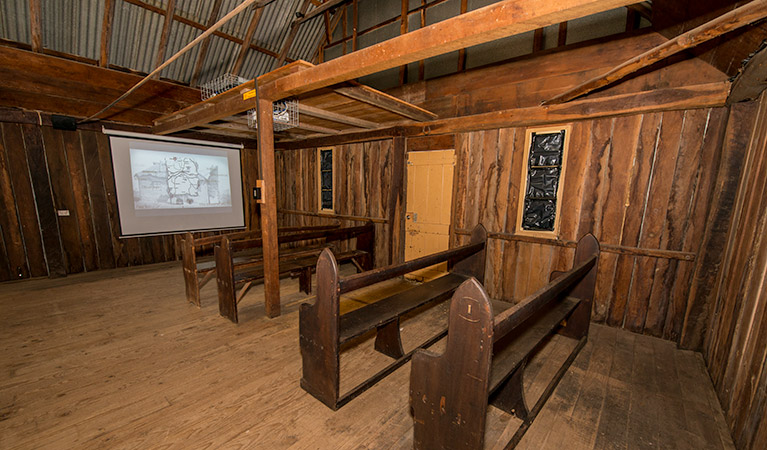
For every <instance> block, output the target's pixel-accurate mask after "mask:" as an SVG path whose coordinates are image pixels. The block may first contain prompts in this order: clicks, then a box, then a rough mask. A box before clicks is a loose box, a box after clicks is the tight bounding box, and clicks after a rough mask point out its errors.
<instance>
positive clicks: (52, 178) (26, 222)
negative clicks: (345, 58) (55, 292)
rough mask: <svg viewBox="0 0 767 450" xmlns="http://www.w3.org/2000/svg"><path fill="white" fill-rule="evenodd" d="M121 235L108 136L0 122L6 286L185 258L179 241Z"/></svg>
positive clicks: (0, 245)
mask: <svg viewBox="0 0 767 450" xmlns="http://www.w3.org/2000/svg"><path fill="white" fill-rule="evenodd" d="M242 155H243V160H242V166H243V173H244V182H243V185H244V192H245V194H246V195H245V202H246V222H247V223H248V224H256V227H257V223H258V218H257V216H256V208H251V205H250V203H251V202H250V201H249V200H248V199H249V198H250V195H249V193H250V191H251V186H254V185H255V174H256V173H257V171H256V168H257V158H256V157H255V156H256V153H255V152H254V151H249V150H244V151H243V152H242ZM57 210H68V211H69V216H58V215H57ZM119 233H120V228H119V219H118V212H117V204H116V201H115V187H114V177H113V175H112V159H111V156H110V150H109V139H108V138H107V136H106V135H104V134H102V133H100V132H96V131H86V130H79V131H61V130H54V129H53V128H51V127H47V126H38V125H33V124H18V123H2V124H0V281H7V280H14V279H23V278H29V277H40V276H64V275H66V274H71V273H78V272H85V271H92V270H98V269H112V268H115V267H125V266H132V265H140V264H151V263H157V262H164V261H173V260H176V259H178V258H179V252H180V246H178V245H177V240H178V238H179V236H174V235H164V236H152V237H138V238H129V239H120V237H119Z"/></svg>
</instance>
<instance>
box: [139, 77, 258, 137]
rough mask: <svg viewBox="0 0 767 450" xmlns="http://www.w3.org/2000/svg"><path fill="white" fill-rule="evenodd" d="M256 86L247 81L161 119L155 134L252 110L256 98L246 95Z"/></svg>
mask: <svg viewBox="0 0 767 450" xmlns="http://www.w3.org/2000/svg"><path fill="white" fill-rule="evenodd" d="M255 85H256V82H255V80H250V81H247V82H245V83H243V84H241V85H239V86H237V87H234V88H232V89H229V90H228V91H226V92H224V93H223V94H219V95H217V96H215V97H213V98H210V99H208V100H205V101H203V102H200V103H197V104H194V105H192V106H190V107H188V108H184V109H182V110H181V111H178V112H175V113H173V114H169V115H166V116H163V117H160V118H159V119H157V120H156V121H155V123H154V128H153V132H154V133H155V134H170V133H174V132H176V131H181V130H186V129H189V128H193V127H196V126H200V125H202V124H205V123H210V122H212V121H215V120H219V119H222V118H224V117H227V116H233V115H235V114H239V113H241V112H243V111H247V110H249V109H252V108H254V107H255V105H256V100H255V96H253V97H252V98H245V97H247V96H246V95H245V94H247V93H248V92H250V91H253V89H254V88H255Z"/></svg>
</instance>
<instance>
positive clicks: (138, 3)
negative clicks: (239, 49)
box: [122, 0, 290, 61]
mask: <svg viewBox="0 0 767 450" xmlns="http://www.w3.org/2000/svg"><path fill="white" fill-rule="evenodd" d="M122 1H124V2H126V3H130V4H131V5H136V6H138V7H141V8H144V9H146V10H149V11H152V12H154V13H157V14H164V13H165V10H163V9H162V8H158V7H156V6H154V5H150V4H149V3H146V2H143V1H141V0H122ZM173 20H175V21H176V22H179V23H183V24H184V25H188V26H190V27H192V28H197V29H198V30H202V31H206V30H207V29H208V28H207V27H205V25H203V24H201V23H199V22H195V21H194V20H190V19H187V18H186V17H184V16H180V15H178V14H176V15H174V16H173ZM213 35H214V36H218V37H220V38H222V39H226V40H228V41H232V42H234V43H236V44H242V42H243V41H242V39H240V38H238V37H236V36H232V35H231V34H228V33H224V32H223V31H214V32H213ZM250 48H252V49H253V50H255V51H257V52H261V53H263V54H265V55H269V56H271V57H273V58H277V57H278V56H279V55H278V54H277V53H275V52H273V51H271V50H269V49H266V48H263V47H260V46H258V45H254V44H250ZM288 61H290V59H288Z"/></svg>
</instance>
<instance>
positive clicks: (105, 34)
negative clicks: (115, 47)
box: [99, 0, 115, 67]
mask: <svg viewBox="0 0 767 450" xmlns="http://www.w3.org/2000/svg"><path fill="white" fill-rule="evenodd" d="M114 18H115V0H106V1H105V2H104V20H102V22H101V52H100V54H99V66H101V67H107V66H108V65H109V44H110V42H111V40H112V22H114Z"/></svg>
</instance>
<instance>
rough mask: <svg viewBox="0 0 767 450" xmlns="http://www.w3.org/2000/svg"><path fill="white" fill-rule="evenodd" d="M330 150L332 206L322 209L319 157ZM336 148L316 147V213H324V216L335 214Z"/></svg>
mask: <svg viewBox="0 0 767 450" xmlns="http://www.w3.org/2000/svg"><path fill="white" fill-rule="evenodd" d="M327 150H330V152H331V153H330V155H331V159H332V163H331V166H330V170H331V176H332V181H331V186H330V190H331V194H332V195H331V200H330V201H331V203H332V205H333V207H332V208H329V209H328V208H323V207H322V165H321V164H320V161H321V155H322V152H323V151H327ZM335 166H336V148H335V147H317V212H318V213H325V214H335V212H336V167H335Z"/></svg>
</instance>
